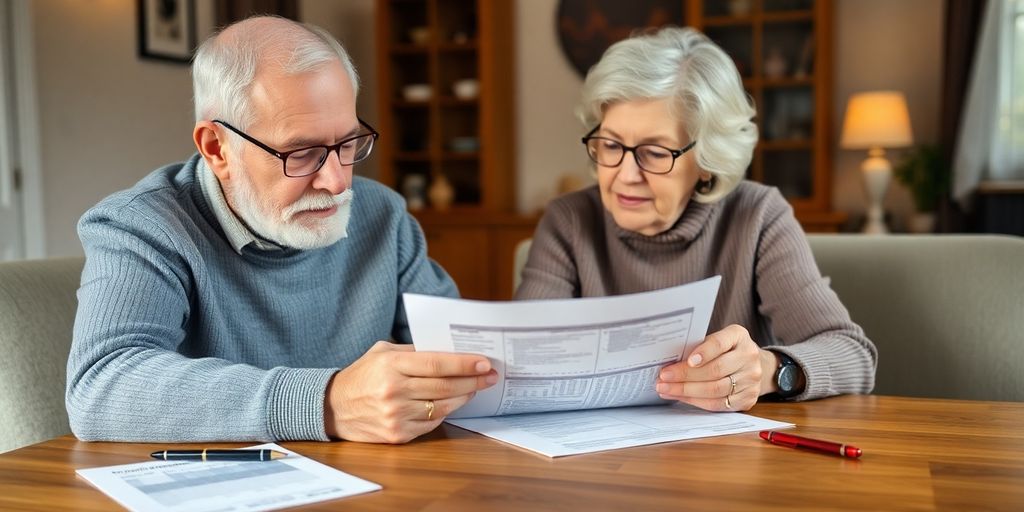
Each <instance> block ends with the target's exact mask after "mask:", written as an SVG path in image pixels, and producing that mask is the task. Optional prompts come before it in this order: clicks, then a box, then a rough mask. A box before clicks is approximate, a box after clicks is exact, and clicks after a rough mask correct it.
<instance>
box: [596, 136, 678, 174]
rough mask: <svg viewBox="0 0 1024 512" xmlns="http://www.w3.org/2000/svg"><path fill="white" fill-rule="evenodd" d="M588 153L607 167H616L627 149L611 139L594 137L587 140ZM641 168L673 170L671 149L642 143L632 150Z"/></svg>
mask: <svg viewBox="0 0 1024 512" xmlns="http://www.w3.org/2000/svg"><path fill="white" fill-rule="evenodd" d="M587 153H589V154H590V158H591V160H593V161H595V162H597V163H598V164H599V165H603V166H605V167H616V166H618V165H619V164H621V163H622V159H623V158H624V157H625V155H626V149H625V148H624V147H623V146H622V144H620V143H618V142H615V141H613V140H610V139H602V138H593V139H590V140H588V141H587ZM632 153H633V155H634V158H635V159H636V163H637V165H639V166H640V168H641V169H643V170H645V171H648V172H653V173H658V174H664V173H667V172H670V171H671V170H672V166H673V164H674V163H675V158H673V157H672V153H671V152H669V150H667V149H665V148H663V147H661V146H658V145H654V144H641V145H639V146H637V147H636V149H634V150H632Z"/></svg>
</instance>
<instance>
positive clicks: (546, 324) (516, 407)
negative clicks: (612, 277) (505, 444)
mask: <svg viewBox="0 0 1024 512" xmlns="http://www.w3.org/2000/svg"><path fill="white" fill-rule="evenodd" d="M720 282H721V276H715V277H711V278H708V279H705V280H703V281H698V282H695V283H690V284H686V285H682V286H676V287H672V288H666V289H663V290H657V291H652V292H644V293H635V294H630V295H619V296H612V297H594V298H581V299H559V300H535V301H511V302H483V301H473V300H461V299H450V298H444V297H433V296H426V295H416V294H409V293H406V294H405V295H404V300H405V309H406V316H407V318H408V319H409V328H410V330H411V332H412V339H413V343H415V345H416V350H423V351H437V352H468V353H475V354H482V355H485V356H487V357H488V358H490V360H491V362H492V365H493V366H494V368H495V370H496V371H497V373H498V383H497V384H495V385H494V386H492V387H490V388H488V389H485V390H483V391H479V392H477V394H476V396H475V397H474V398H473V399H472V400H471V401H470V402H469V403H468V404H466V405H465V406H463V407H462V408H460V409H459V410H457V411H455V413H454V414H452V415H451V416H449V418H473V417H483V416H502V415H506V414H525V413H534V412H550V411H572V410H579V409H598V408H606V407H622V406H634V405H653V404H665V403H668V402H666V401H665V400H662V399H661V398H660V397H659V396H658V393H657V391H655V389H654V384H655V380H656V378H657V376H658V372H659V371H660V370H661V368H662V367H664V366H666V365H669V364H672V363H675V362H677V361H680V360H681V358H685V357H686V356H687V355H689V353H690V351H691V350H693V349H694V348H695V347H696V346H697V344H698V343H700V341H701V340H703V339H704V336H705V334H707V330H708V323H709V322H710V321H711V312H712V310H713V309H714V305H715V296H716V295H717V294H718V286H719V283H720Z"/></svg>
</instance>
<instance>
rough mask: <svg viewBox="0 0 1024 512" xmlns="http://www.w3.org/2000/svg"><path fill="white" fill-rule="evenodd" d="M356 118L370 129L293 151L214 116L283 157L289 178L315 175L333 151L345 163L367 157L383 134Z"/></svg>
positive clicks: (243, 136)
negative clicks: (278, 148)
mask: <svg viewBox="0 0 1024 512" xmlns="http://www.w3.org/2000/svg"><path fill="white" fill-rule="evenodd" d="M356 119H357V120H358V121H359V124H360V125H361V126H362V127H363V128H365V129H366V130H369V132H363V133H360V134H358V135H353V136H351V137H348V138H346V139H343V140H341V141H340V142H338V143H337V144H332V145H330V146H307V147H304V148H299V149H293V150H291V151H278V150H276V149H274V148H272V147H270V146H268V145H266V144H264V143H262V142H260V141H259V140H256V138H255V137H253V136H251V135H249V134H248V133H245V132H243V131H242V130H239V129H238V128H235V127H234V126H231V125H230V124H228V123H226V122H224V121H221V120H219V119H214V120H213V122H214V123H218V124H221V125H223V126H224V127H225V128H227V129H229V130H231V131H233V132H235V133H237V134H238V135H239V136H240V137H242V138H243V139H245V140H247V141H249V142H252V143H253V144H255V145H256V146H258V147H259V148H260V149H262V150H263V151H266V152H267V153H270V154H271V155H274V156H276V157H277V158H278V159H280V160H281V169H282V170H283V171H284V175H285V176H288V177H290V178H301V177H303V176H309V175H310V174H314V173H316V172H317V171H319V170H320V169H321V168H323V166H324V163H326V162H327V157H328V156H330V154H331V152H332V151H333V152H335V153H337V154H338V160H339V161H340V162H341V165H346V166H347V165H352V164H355V163H356V162H361V161H363V160H366V158H367V157H369V156H370V152H372V151H373V143H374V141H376V140H377V137H380V134H379V133H377V130H374V129H373V127H372V126H370V125H369V124H367V123H366V122H365V121H363V120H362V119H359V118H356Z"/></svg>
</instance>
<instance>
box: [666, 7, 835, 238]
mask: <svg viewBox="0 0 1024 512" xmlns="http://www.w3.org/2000/svg"><path fill="white" fill-rule="evenodd" d="M684 1H685V2H686V18H687V19H686V24H687V25H690V26H693V27H696V28H698V29H701V30H702V31H704V32H705V33H706V34H707V35H708V36H709V37H710V38H711V39H712V40H714V41H715V42H716V43H717V44H718V45H720V46H721V47H722V48H723V49H724V50H725V51H726V52H727V53H729V55H730V56H732V57H733V60H734V61H735V63H736V66H737V68H738V69H739V70H740V74H741V75H742V76H743V84H744V86H745V87H746V89H747V91H748V92H749V93H750V95H751V97H753V98H754V102H755V104H756V105H757V124H758V129H759V131H760V134H761V140H760V142H759V143H758V145H757V148H756V149H755V151H754V161H753V163H752V164H751V166H750V169H749V171H748V177H749V178H751V179H753V180H755V181H759V182H762V183H766V184H769V185H773V186H776V187H778V188H779V190H781V191H782V193H783V195H785V196H786V198H787V199H788V200H789V202H790V204H792V205H793V209H794V211H795V212H796V216H797V218H798V219H799V220H800V222H801V223H802V224H803V225H804V229H806V230H807V231H836V230H837V229H838V227H839V225H840V224H841V223H843V222H844V221H845V215H844V214H841V213H837V212H833V211H832V200H831V198H832V180H831V173H832V151H831V146H832V142H831V141H832V137H831V115H830V113H831V109H832V104H831V102H832V98H831V95H832V68H831V54H832V1H831V0H731V1H728V2H726V1H721V0H684Z"/></svg>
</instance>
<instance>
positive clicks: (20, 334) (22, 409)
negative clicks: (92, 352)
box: [0, 258, 85, 452]
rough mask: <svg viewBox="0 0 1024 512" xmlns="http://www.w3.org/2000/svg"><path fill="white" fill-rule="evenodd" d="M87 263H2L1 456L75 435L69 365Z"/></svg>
mask: <svg viewBox="0 0 1024 512" xmlns="http://www.w3.org/2000/svg"><path fill="white" fill-rule="evenodd" d="M84 261H85V260H84V259H83V258H64V259H50V260H34V261H18V262H6V263H0V452H5V451H7V450H13V449H14V448H18V447H20V446H24V445H28V444H32V443H36V442H39V441H45V440H47V439H50V438H53V437H57V436H60V435H64V434H68V433H70V432H71V428H70V427H69V426H68V415H67V412H66V410H65V409H64V382H65V374H66V370H65V367H66V366H67V360H68V349H69V348H70V347H71V328H72V326H73V325H74V320H75V310H76V309H77V305H78V301H77V299H76V297H75V292H76V290H77V289H78V283H79V280H80V279H81V275H82V265H83V264H84Z"/></svg>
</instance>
